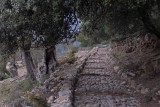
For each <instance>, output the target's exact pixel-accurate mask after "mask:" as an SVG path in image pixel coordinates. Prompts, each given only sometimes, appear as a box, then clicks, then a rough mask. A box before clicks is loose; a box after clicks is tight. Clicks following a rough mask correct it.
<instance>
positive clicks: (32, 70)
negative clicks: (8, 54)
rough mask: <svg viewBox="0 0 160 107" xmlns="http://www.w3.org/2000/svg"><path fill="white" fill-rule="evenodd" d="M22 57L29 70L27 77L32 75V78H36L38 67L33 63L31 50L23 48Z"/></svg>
mask: <svg viewBox="0 0 160 107" xmlns="http://www.w3.org/2000/svg"><path fill="white" fill-rule="evenodd" d="M22 58H23V61H24V64H25V67H26V70H27V75H26V76H27V77H30V78H31V79H33V80H35V79H36V77H35V75H36V72H35V71H36V69H35V66H34V63H33V59H32V57H31V53H30V50H22Z"/></svg>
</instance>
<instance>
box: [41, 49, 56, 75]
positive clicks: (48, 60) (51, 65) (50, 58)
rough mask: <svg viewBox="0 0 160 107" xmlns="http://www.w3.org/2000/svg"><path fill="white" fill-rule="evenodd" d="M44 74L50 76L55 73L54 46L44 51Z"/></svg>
mask: <svg viewBox="0 0 160 107" xmlns="http://www.w3.org/2000/svg"><path fill="white" fill-rule="evenodd" d="M44 56H45V64H46V74H49V75H51V74H52V73H53V72H54V71H55V67H56V65H57V60H56V52H55V46H52V47H49V48H48V47H47V48H46V49H45V54H44Z"/></svg>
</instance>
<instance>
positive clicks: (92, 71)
mask: <svg viewBox="0 0 160 107" xmlns="http://www.w3.org/2000/svg"><path fill="white" fill-rule="evenodd" d="M82 74H97V75H110V72H108V71H107V69H84V70H83V72H82Z"/></svg>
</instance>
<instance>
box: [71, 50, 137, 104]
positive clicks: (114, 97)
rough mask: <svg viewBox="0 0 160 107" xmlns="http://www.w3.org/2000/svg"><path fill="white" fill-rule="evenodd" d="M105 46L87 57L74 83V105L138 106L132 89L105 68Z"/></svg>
mask: <svg viewBox="0 0 160 107" xmlns="http://www.w3.org/2000/svg"><path fill="white" fill-rule="evenodd" d="M106 52H107V48H99V49H98V52H97V53H96V54H95V55H93V56H90V58H88V60H87V62H86V65H85V67H84V70H83V72H82V73H81V74H80V75H79V77H78V80H77V83H76V85H75V90H74V91H75V92H74V106H75V107H139V106H140V103H139V101H138V100H137V99H136V98H135V97H134V94H135V93H134V91H133V90H132V88H130V87H129V86H128V85H127V84H126V83H124V81H122V80H120V79H118V78H117V77H116V76H115V74H114V73H113V72H112V71H110V70H108V69H107V62H106Z"/></svg>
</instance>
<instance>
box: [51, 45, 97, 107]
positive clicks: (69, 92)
mask: <svg viewBox="0 0 160 107" xmlns="http://www.w3.org/2000/svg"><path fill="white" fill-rule="evenodd" d="M97 50H98V47H94V48H93V49H92V50H91V51H90V52H89V53H88V55H86V56H84V57H82V58H81V59H80V60H78V61H77V62H76V65H77V66H76V67H75V69H74V71H73V72H72V74H68V75H67V76H66V77H67V80H65V83H64V84H63V86H62V87H61V90H60V91H59V92H58V98H57V99H56V100H55V101H54V103H52V104H51V107H73V91H74V85H75V83H76V79H77V75H78V74H79V73H80V72H81V71H82V70H83V67H84V65H85V64H86V61H87V59H88V58H89V57H90V56H92V55H94V54H95V53H96V52H97Z"/></svg>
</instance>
